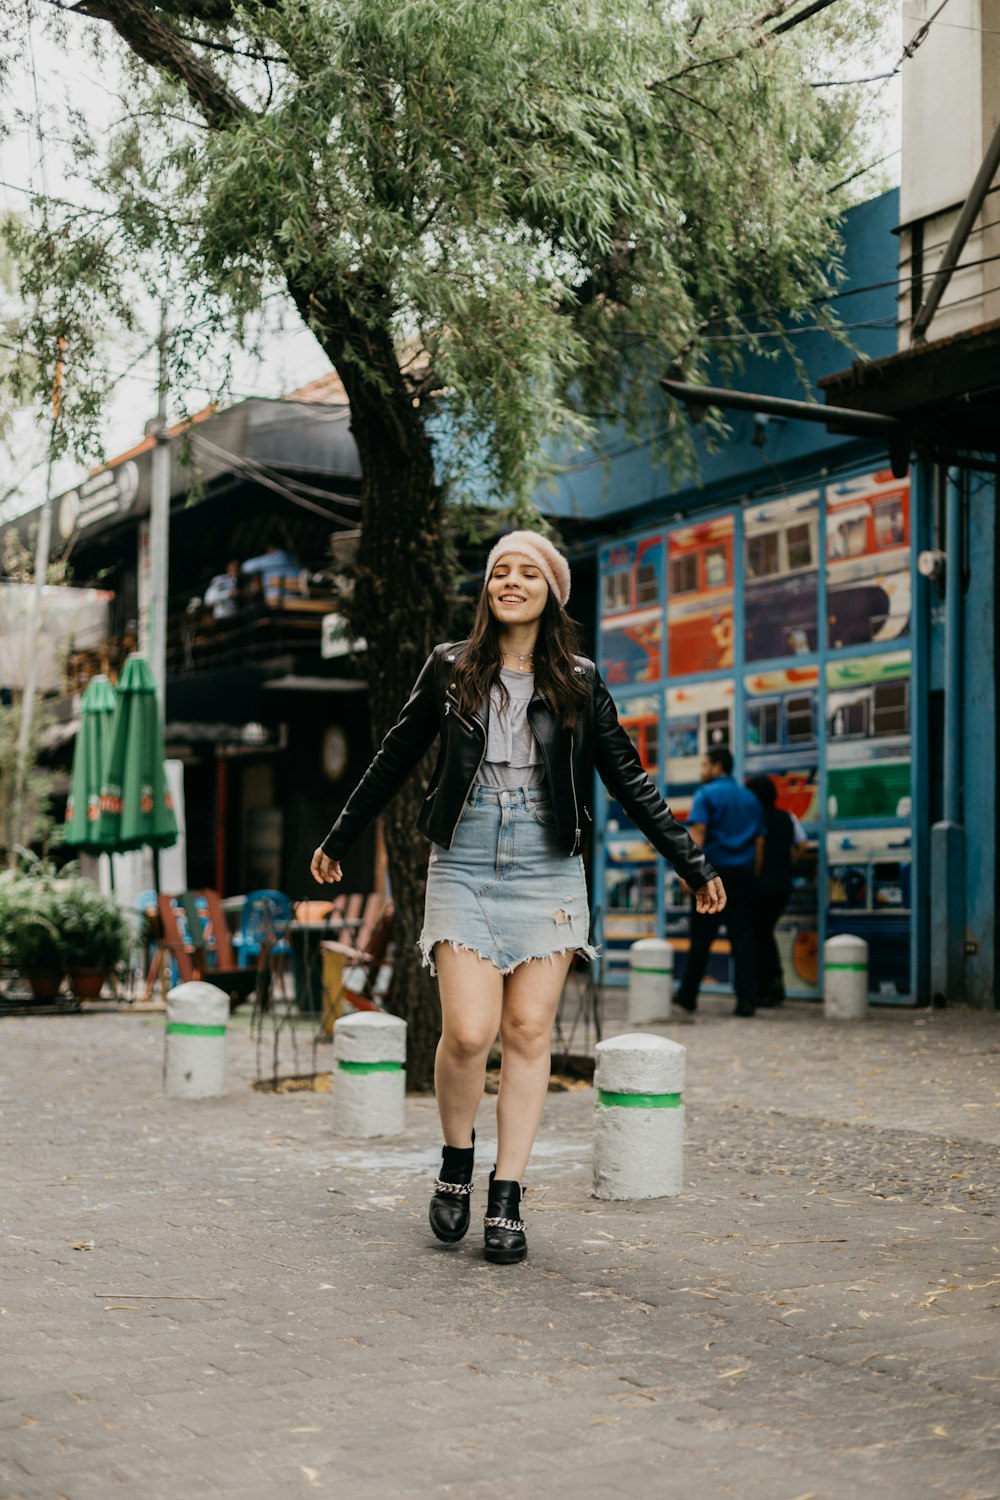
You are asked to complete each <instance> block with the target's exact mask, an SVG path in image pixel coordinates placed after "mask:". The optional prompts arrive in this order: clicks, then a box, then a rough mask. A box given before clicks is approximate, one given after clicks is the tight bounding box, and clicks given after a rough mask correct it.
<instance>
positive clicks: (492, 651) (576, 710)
mask: <svg viewBox="0 0 1000 1500" xmlns="http://www.w3.org/2000/svg"><path fill="white" fill-rule="evenodd" d="M579 653H580V631H579V627H578V626H577V624H576V621H575V620H571V619H570V617H569V615H568V614H567V613H566V611H565V610H564V609H563V607H562V605H561V604H560V603H559V601H558V599H557V598H556V597H555V595H554V594H553V593H552V590H551V589H550V590H549V596H548V598H547V599H546V601H545V608H544V610H543V611H542V616H541V619H540V620H539V626H538V639H537V641H536V642H535V652H534V659H535V687H536V688H537V690H538V692H539V693H540V694H541V696H542V697H543V698H544V699H545V700H546V702H547V703H548V705H549V707H550V708H551V709H552V711H553V713H554V714H555V715H556V717H557V719H558V720H559V722H560V723H561V724H562V726H563V728H564V729H575V727H576V725H577V722H578V720H579V718H580V713H581V711H582V709H583V706H584V704H585V703H586V701H587V698H588V696H589V693H590V689H589V687H588V684H587V680H586V678H585V677H584V674H583V673H582V672H575V671H574V670H573V668H574V666H575V662H574V657H575V656H577V655H579ZM502 665H503V657H502V655H501V652H500V627H499V625H498V623H497V620H496V617H495V616H494V614H493V611H492V610H491V609H490V601H489V594H488V593H487V590H486V587H485V585H484V586H483V591H482V593H481V594H480V596H479V603H478V605H477V606H476V618H475V620H474V621H473V623H472V631H471V633H470V635H469V639H468V642H467V643H466V646H465V649H464V650H463V652H462V655H461V657H460V658H459V660H458V661H457V662H456V663H455V673H454V682H455V696H456V698H457V701H458V707H459V710H460V712H461V713H463V714H466V715H468V714H474V713H478V712H479V709H480V708H481V706H482V704H483V701H484V699H485V698H486V697H487V695H488V694H489V691H490V688H492V687H493V686H494V684H496V686H497V687H498V688H499V690H500V694H501V699H502V701H504V702H506V701H508V696H509V695H508V693H507V689H506V687H505V685H504V683H503V680H502V679H501V677H500V668H501V666H502Z"/></svg>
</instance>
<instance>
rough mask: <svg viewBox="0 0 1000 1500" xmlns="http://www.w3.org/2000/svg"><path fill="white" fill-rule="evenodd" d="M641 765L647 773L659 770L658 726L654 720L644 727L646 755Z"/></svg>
mask: <svg viewBox="0 0 1000 1500" xmlns="http://www.w3.org/2000/svg"><path fill="white" fill-rule="evenodd" d="M642 763H643V765H644V766H645V768H646V770H647V771H658V770H659V769H660V726H659V724H657V722H656V720H655V719H651V720H650V721H649V723H648V724H647V725H646V753H645V755H644V756H643V757H642Z"/></svg>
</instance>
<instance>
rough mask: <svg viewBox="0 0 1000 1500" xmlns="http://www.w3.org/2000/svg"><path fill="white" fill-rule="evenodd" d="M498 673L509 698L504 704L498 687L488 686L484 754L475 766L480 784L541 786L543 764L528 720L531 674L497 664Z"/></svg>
mask: <svg viewBox="0 0 1000 1500" xmlns="http://www.w3.org/2000/svg"><path fill="white" fill-rule="evenodd" d="M500 677H501V679H502V681H503V685H504V687H505V688H506V689H507V692H508V693H509V695H510V701H509V703H507V704H504V702H503V700H502V698H501V696H500V692H499V690H498V689H497V688H496V687H494V688H493V689H491V691H490V721H489V727H488V733H487V737H486V757H485V759H484V760H483V763H482V765H481V766H480V767H479V780H480V782H481V783H482V784H483V786H542V785H543V784H544V782H545V765H544V763H543V761H542V754H541V751H540V750H539V748H538V741H537V740H536V739H535V736H534V735H533V734H532V732H531V725H530V724H529V723H528V704H529V703H530V702H531V699H532V696H533V695H534V691H535V674H534V673H533V672H513V671H511V670H510V669H509V668H508V667H501V668H500Z"/></svg>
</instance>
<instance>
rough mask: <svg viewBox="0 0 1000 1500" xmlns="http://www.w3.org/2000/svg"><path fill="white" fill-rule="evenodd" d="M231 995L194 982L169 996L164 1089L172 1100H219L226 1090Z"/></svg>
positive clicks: (197, 980) (210, 985)
mask: <svg viewBox="0 0 1000 1500" xmlns="http://www.w3.org/2000/svg"><path fill="white" fill-rule="evenodd" d="M228 1020H229V996H228V995H227V994H226V993H225V992H224V991H223V990H220V989H219V988H218V987H217V986H216V985H214V984H206V983H205V982H204V981H203V980H200V979H195V980H192V981H191V982H190V983H188V984H179V985H177V987H176V988H175V989H172V990H171V991H170V992H169V994H168V995H167V1035H166V1046H165V1048H164V1053H163V1088H164V1091H165V1092H166V1093H167V1094H169V1095H170V1097H171V1098H172V1099H217V1098H219V1097H220V1096H221V1095H222V1094H224V1093H225V1091H226V1083H225V1074H226V1023H227V1021H228Z"/></svg>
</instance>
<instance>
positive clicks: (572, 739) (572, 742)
mask: <svg viewBox="0 0 1000 1500" xmlns="http://www.w3.org/2000/svg"><path fill="white" fill-rule="evenodd" d="M575 756H576V735H575V733H574V732H573V730H570V734H569V783H570V787H571V788H572V792H573V817H574V818H575V819H576V821H577V822H578V823H579V821H580V805H579V803H578V802H577V800H576V770H575V768H574V765H573V761H574V759H575ZM573 835H574V836H573V847H572V849H571V850H570V858H571V859H572V857H573V855H574V854H577V853H579V849H580V830H579V828H575V829H574V830H573Z"/></svg>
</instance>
